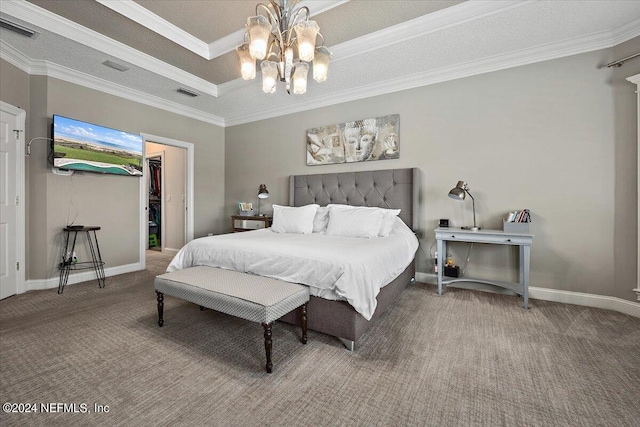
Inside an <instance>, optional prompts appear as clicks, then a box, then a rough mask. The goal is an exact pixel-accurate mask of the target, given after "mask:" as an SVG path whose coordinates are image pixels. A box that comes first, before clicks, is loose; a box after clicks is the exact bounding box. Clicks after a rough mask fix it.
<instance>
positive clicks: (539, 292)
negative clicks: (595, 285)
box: [529, 286, 640, 317]
mask: <svg viewBox="0 0 640 427" xmlns="http://www.w3.org/2000/svg"><path fill="white" fill-rule="evenodd" d="M529 296H530V297H531V298H533V299H541V300H545V301H553V302H562V303H565V304H575V305H583V306H586V307H594V308H604V309H605V310H615V311H619V312H620V313H624V314H628V315H629V316H633V317H640V303H637V302H633V301H627V300H624V299H622V298H617V297H610V296H608V295H596V294H587V293H584V292H573V291H562V290H559V289H549V288H536V287H531V286H529Z"/></svg>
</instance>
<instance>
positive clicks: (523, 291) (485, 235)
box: [435, 227, 533, 309]
mask: <svg viewBox="0 0 640 427" xmlns="http://www.w3.org/2000/svg"><path fill="white" fill-rule="evenodd" d="M435 233H436V242H437V246H438V249H437V251H438V294H439V295H442V287H443V286H444V285H447V284H450V283H455V282H476V283H486V284H488V285H494V286H499V287H501V288H506V289H509V290H511V291H513V292H515V293H517V294H518V295H522V296H523V298H524V303H523V307H524V308H525V309H527V308H529V264H530V258H531V242H532V241H533V234H524V233H512V232H508V231H502V230H478V231H471V230H464V229H461V228H448V227H439V228H436V229H435ZM447 242H469V243H488V244H494V245H511V246H518V249H519V261H520V262H519V270H520V275H519V277H520V280H519V282H518V283H513V282H502V281H498V280H488V279H478V278H472V277H455V278H454V277H447V278H444V277H443V270H444V269H443V268H442V267H441V266H443V265H444V259H445V258H444V257H443V254H445V253H446V252H447Z"/></svg>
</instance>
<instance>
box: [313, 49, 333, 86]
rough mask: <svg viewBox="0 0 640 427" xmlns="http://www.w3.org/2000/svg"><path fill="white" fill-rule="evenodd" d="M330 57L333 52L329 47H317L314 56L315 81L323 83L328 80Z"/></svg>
mask: <svg viewBox="0 0 640 427" xmlns="http://www.w3.org/2000/svg"><path fill="white" fill-rule="evenodd" d="M330 58H331V52H329V49H327V48H326V47H324V46H319V47H316V52H315V55H314V57H313V79H314V80H315V81H317V82H319V83H322V82H324V81H325V80H327V73H328V71H329V59H330Z"/></svg>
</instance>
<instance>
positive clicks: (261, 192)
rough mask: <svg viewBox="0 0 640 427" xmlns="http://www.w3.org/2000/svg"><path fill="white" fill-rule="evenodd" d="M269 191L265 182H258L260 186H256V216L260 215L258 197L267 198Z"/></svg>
mask: <svg viewBox="0 0 640 427" xmlns="http://www.w3.org/2000/svg"><path fill="white" fill-rule="evenodd" d="M268 198H269V191H267V186H266V185H265V184H260V188H258V216H261V215H262V214H261V213H260V199H268Z"/></svg>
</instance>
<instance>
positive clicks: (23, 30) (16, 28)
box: [0, 18, 36, 37]
mask: <svg viewBox="0 0 640 427" xmlns="http://www.w3.org/2000/svg"><path fill="white" fill-rule="evenodd" d="M0 27H2V28H4V29H6V30H9V31H13V32H14V33H18V34H20V35H22V36H27V37H33V36H34V35H35V34H36V32H35V31H34V30H32V29H30V28H27V27H23V26H22V25H20V24H16V23H15V22H11V21H8V20H6V19H5V18H0Z"/></svg>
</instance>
